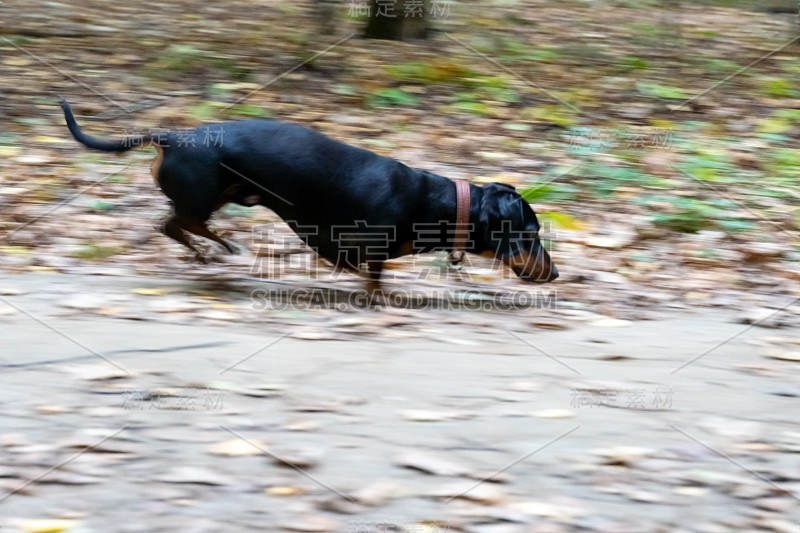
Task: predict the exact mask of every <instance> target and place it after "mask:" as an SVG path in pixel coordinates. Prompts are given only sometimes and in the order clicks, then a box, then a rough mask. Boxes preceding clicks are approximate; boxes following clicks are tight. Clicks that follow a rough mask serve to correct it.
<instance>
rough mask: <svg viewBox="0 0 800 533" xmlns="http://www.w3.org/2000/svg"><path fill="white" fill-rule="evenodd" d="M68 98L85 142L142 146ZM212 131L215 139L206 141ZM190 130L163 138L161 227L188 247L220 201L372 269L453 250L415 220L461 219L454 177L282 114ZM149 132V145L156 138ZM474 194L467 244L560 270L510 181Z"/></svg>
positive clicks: (334, 257) (323, 252)
mask: <svg viewBox="0 0 800 533" xmlns="http://www.w3.org/2000/svg"><path fill="white" fill-rule="evenodd" d="M61 106H62V108H63V110H64V115H65V117H66V121H67V126H68V127H69V130H70V132H71V133H72V135H73V136H74V137H75V139H76V140H77V141H78V142H80V143H82V144H84V145H85V146H87V147H89V148H94V149H97V150H103V151H108V152H122V151H125V150H129V149H130V148H131V147H132V145H139V144H141V143H139V142H132V141H131V140H130V139H127V140H126V139H123V140H119V141H102V140H98V139H95V138H92V137H90V136H88V135H85V134H84V133H83V132H82V131H81V129H80V127H79V126H78V124H77V123H76V122H75V119H74V117H73V115H72V112H71V111H70V108H69V105H68V104H67V102H66V101H63V100H62V101H61ZM209 131H211V132H213V135H214V137H215V139H216V140H218V141H219V142H216V141H215V142H214V143H210V142H203V139H205V138H208V137H209V135H208V132H209ZM219 132H221V133H219ZM190 133H192V134H194V137H195V140H196V143H195V146H191V145H187V144H186V143H183V145H182V144H181V143H180V139H179V134H178V133H169V134H166V135H164V136H163V137H159V139H158V143H157V144H158V146H159V148H160V149H161V150H163V161H162V163H161V166H160V168H159V171H158V175H157V181H158V183H159V186H160V187H161V189H162V191H163V192H164V194H166V195H167V196H168V197H169V198H170V200H172V202H173V205H174V209H175V213H174V216H173V217H171V219H170V220H168V221H167V222H166V223H165V227H164V232H165V233H166V234H167V235H168V236H170V237H172V238H174V239H176V240H178V241H179V242H182V243H183V244H185V245H187V246H189V247H191V245H190V244H188V241H186V239H185V238H184V239H181V238H180V237H181V235H182V231H183V230H187V231H190V232H193V233H196V234H199V235H202V236H206V237H208V235H205V234H203V233H202V232H201V233H198V232H197V231H196V230H195V229H196V227H199V226H202V227H205V223H206V221H207V220H208V219H209V218H210V217H211V215H212V214H213V213H214V211H215V210H217V209H219V208H220V207H221V206H222V205H224V204H225V203H227V202H236V203H239V204H242V205H255V204H260V205H263V206H264V207H267V208H269V209H271V210H273V211H274V212H275V213H277V214H278V215H279V216H280V217H281V218H282V219H283V220H285V221H286V222H287V223H288V224H289V225H290V226H291V227H292V229H293V230H294V231H295V232H296V233H297V234H298V235H299V236H300V237H301V238H302V239H303V240H304V241H306V242H307V244H308V245H309V246H311V248H313V249H314V250H315V251H316V252H317V253H318V254H319V255H320V256H322V257H323V258H325V259H327V260H329V261H331V262H333V263H335V264H337V265H338V266H340V267H346V268H354V269H357V268H359V266H360V265H361V264H363V263H367V264H368V265H369V269H370V271H371V272H372V273H373V278H374V279H377V277H379V276H380V268H381V266H382V261H383V260H385V259H390V258H393V257H397V256H398V255H402V254H404V253H420V252H430V251H434V250H449V249H451V248H452V238H453V235H452V234H450V235H447V234H446V233H444V234H442V235H441V238H437V239H434V240H432V241H431V240H424V241H423V240H422V239H419V234H418V233H417V232H416V231H415V224H420V223H428V224H433V225H435V224H437V223H439V222H441V221H448V222H450V223H453V222H455V218H456V188H455V184H454V183H453V181H451V180H449V179H447V178H444V177H442V176H438V175H436V174H433V173H431V172H427V171H424V170H418V169H413V168H409V167H407V166H406V165H404V164H402V163H400V162H398V161H396V160H394V159H391V158H388V157H382V156H379V155H377V154H374V153H372V152H369V151H367V150H363V149H361V148H356V147H353V146H350V145H348V144H345V143H343V142H339V141H336V140H333V139H330V138H328V137H326V136H324V135H321V134H319V133H316V132H314V131H311V130H308V129H306V128H303V127H301V126H298V125H295V124H288V123H284V122H278V121H270V120H247V121H237V122H223V123H219V124H213V125H207V126H201V127H199V128H196V129H195V130H192V131H191V132H182V135H184V136H185V135H187V134H190ZM144 140H145V143H152V142H154V137H153V136H146V137H145V138H144ZM470 195H471V201H470V222H471V223H472V225H473V230H472V231H471V232H470V234H469V238H468V247H467V250H466V251H468V252H473V253H480V252H486V251H490V252H492V253H493V254H494V255H495V256H497V257H498V258H501V259H505V260H507V259H508V258H510V257H515V256H518V255H519V254H520V253H522V252H523V251H524V252H527V253H528V254H530V255H531V256H532V257H534V258H535V261H538V263H537V264H536V265H532V266H531V267H530V268H523V269H518V268H515V271H517V274H518V275H520V277H522V278H525V279H530V280H531V281H552V280H553V279H555V278H556V277H557V276H558V273H557V271H556V269H555V266H554V265H553V264H552V262H551V260H550V257H549V255H548V254H547V252H546V251H545V250H544V248H543V247H542V246H541V242H540V240H539V236H538V231H539V223H538V221H537V220H536V215H535V213H534V212H533V210H532V209H531V208H530V206H529V205H528V203H527V202H525V201H524V200H523V199H522V198H521V197H520V196H519V194H517V193H516V191H515V190H514V187H512V186H510V185H505V184H496V183H492V184H488V185H486V186H484V187H478V186H476V185H470ZM192 228H195V229H192ZM348 228H349V229H348ZM382 235H385V236H386V237H387V239H386V240H385V241H382V240H381V239H380V236H382ZM209 238H212V237H209ZM376 238H377V239H378V240H377V241H376V240H375V239H376ZM217 239H218V238H217ZM215 240H216V239H215ZM220 241H221V239H219V240H218V242H220ZM376 242H377V243H378V244H376ZM221 243H222V244H224V245H225V243H224V241H221ZM226 247H228V246H227V245H226ZM228 248H229V249H230V247H228ZM192 249H194V248H192ZM198 256H199V253H198ZM534 271H535V272H534ZM376 272H377V276H375V273H376ZM534 277H535V278H536V279H533V278H534Z"/></svg>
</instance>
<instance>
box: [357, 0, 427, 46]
mask: <svg viewBox="0 0 800 533" xmlns="http://www.w3.org/2000/svg"><path fill="white" fill-rule="evenodd" d="M366 2H367V3H368V5H369V13H368V14H369V18H368V20H367V28H366V30H364V37H366V38H367V39H389V40H392V41H409V40H414V39H425V38H426V37H427V36H428V27H427V25H426V21H425V7H426V4H427V2H426V1H425V0H366Z"/></svg>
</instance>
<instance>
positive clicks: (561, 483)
mask: <svg viewBox="0 0 800 533" xmlns="http://www.w3.org/2000/svg"><path fill="white" fill-rule="evenodd" d="M14 279H15V278H6V279H4V280H3V282H4V283H3V284H4V285H6V286H8V285H9V281H14ZM59 281H64V280H60V277H59V276H51V277H49V281H48V282H47V283H46V284H43V285H42V286H41V290H40V291H30V290H29V289H30V287H28V289H26V291H24V292H26V293H25V294H17V295H13V294H8V293H13V292H14V291H11V290H8V289H6V291H5V292H6V295H4V296H2V298H3V299H4V301H5V302H6V303H7V304H10V305H11V309H14V308H17V309H19V310H21V311H17V312H12V311H8V312H7V313H6V314H4V315H3V316H0V320H2V322H1V323H0V324H2V325H1V326H0V327H2V331H3V338H4V341H5V342H4V345H5V346H6V349H4V350H3V353H2V355H1V356H0V357H2V360H1V361H0V364H2V366H3V372H2V373H0V387H1V388H2V390H3V401H2V403H0V427H2V430H0V448H2V454H0V458H2V459H1V461H2V462H0V486H1V487H2V488H1V489H0V490H1V491H2V492H0V509H1V511H0V516H1V517H2V518H0V526H4V527H5V528H8V529H9V530H10V531H14V530H16V528H17V527H23V526H26V527H29V528H35V527H43V526H42V524H40V523H38V522H30V521H31V520H34V519H56V518H58V519H68V520H74V523H70V524H65V525H69V530H70V531H81V532H84V531H108V530H113V531H125V532H133V531H148V532H152V531H252V530H268V531H269V530H276V529H286V530H299V531H328V530H330V531H359V532H361V531H363V532H366V531H426V532H430V531H437V528H438V531H465V532H481V533H483V532H497V533H505V532H517V531H519V532H528V531H537V532H538V531H541V532H544V531H609V532H610V531H637V532H638V531H698V532H700V531H703V532H709V531H781V532H789V531H800V524H798V520H800V515H798V511H799V509H798V500H797V498H800V454H798V452H800V444H798V439H799V438H800V423H798V421H797V418H796V416H794V414H793V413H794V412H795V411H796V406H797V398H798V396H800V366H798V362H797V361H790V360H785V359H792V358H795V359H797V358H798V346H797V343H800V340H798V338H797V331H796V330H794V329H777V330H765V329H763V328H760V327H756V328H752V329H749V330H747V331H745V329H746V328H747V326H744V325H742V324H739V323H736V320H735V318H736V317H734V316H730V315H727V314H724V313H712V312H709V311H708V310H704V311H702V312H699V313H691V312H686V313H681V314H680V315H678V314H674V315H668V316H665V317H664V318H662V319H659V320H654V321H642V322H621V321H620V322H605V323H604V322H602V321H599V322H598V321H595V322H590V323H578V324H574V325H573V326H572V327H570V328H568V329H563V330H554V331H543V330H535V329H533V328H528V330H527V331H526V330H524V329H523V328H521V327H520V324H521V323H519V322H509V323H511V324H512V328H511V330H510V332H509V330H505V331H504V330H503V329H501V328H499V327H497V325H498V324H501V323H502V321H501V320H499V319H498V318H497V317H496V316H494V315H491V314H487V320H488V321H490V322H491V323H492V324H494V326H495V327H493V328H477V327H474V328H468V327H465V326H464V325H455V324H446V323H444V324H442V323H433V322H431V323H430V324H429V331H427V333H425V334H424V335H423V336H422V337H421V338H414V337H413V336H408V337H407V338H403V335H401V334H400V333H402V330H403V328H402V327H400V328H399V331H397V332H395V333H394V334H393V337H394V338H393V337H390V336H387V335H384V336H373V337H360V336H358V335H351V336H349V337H347V338H348V339H349V340H347V341H330V340H324V339H322V340H304V339H301V338H294V337H293V336H291V335H289V333H290V332H291V327H290V326H288V325H285V324H284V325H283V326H280V325H279V324H278V323H273V324H272V325H271V327H263V326H262V325H257V324H246V323H231V324H228V325H224V326H222V325H216V326H215V325H210V324H207V323H202V324H197V325H184V324H168V323H158V322H154V321H145V320H140V321H132V320H120V319H113V318H103V317H99V316H92V315H88V314H87V315H84V316H83V317H76V316H57V315H58V314H64V313H63V312H61V313H59V312H56V311H53V310H52V309H51V308H48V307H47V305H45V303H46V301H47V294H54V293H55V292H57V291H55V289H54V287H57V286H58V284H59ZM67 281H68V282H70V283H72V282H73V281H74V280H72V279H70V280H67ZM23 285H24V284H23ZM8 309H9V308H8V307H7V308H6V310H8ZM62 311H63V310H62ZM25 313H29V314H30V316H26V314H25ZM372 314H374V315H376V316H378V317H380V316H386V315H389V316H391V313H390V312H386V311H376V312H372ZM428 316H431V315H428ZM32 317H35V318H32ZM37 319H38V320H37ZM281 328H283V329H281ZM392 329H398V328H392ZM743 331H744V333H742V332H743ZM737 334H738V335H739V336H738V337H736V338H735V339H734V340H732V341H730V342H728V343H726V344H724V345H722V346H720V347H719V348H718V349H716V350H714V351H713V352H711V353H709V354H708V355H706V356H704V357H701V358H700V359H698V360H697V361H695V362H694V363H692V364H690V365H688V366H686V367H684V368H682V369H681V370H679V371H677V372H675V373H671V372H672V371H673V370H675V369H676V368H678V367H679V366H680V365H682V364H684V363H686V362H687V361H689V360H691V359H692V358H694V357H697V356H698V355H700V354H703V353H704V352H706V351H708V350H709V349H711V348H714V347H715V346H716V345H718V344H720V343H721V342H723V341H725V340H726V339H729V338H731V337H733V336H735V335H737ZM775 356H777V357H781V358H783V359H784V360H781V359H773V358H771V357H775ZM104 359H106V360H104ZM104 439H105V440H104ZM98 443H99V444H98ZM276 457H281V458H283V459H285V460H288V461H292V462H294V463H295V465H296V466H297V469H293V468H291V467H288V466H286V465H285V464H284V465H281V464H280V462H279V461H278V460H277V459H276ZM56 465H60V466H56ZM409 467H411V468H409ZM423 471H427V473H426V472H423ZM487 477H489V478H490V479H489V480H486V481H483V482H481V480H483V479H485V478H487ZM32 480H36V481H32ZM451 497H452V498H453V499H452V500H449V498H451ZM435 521H440V522H438V525H437V522H435Z"/></svg>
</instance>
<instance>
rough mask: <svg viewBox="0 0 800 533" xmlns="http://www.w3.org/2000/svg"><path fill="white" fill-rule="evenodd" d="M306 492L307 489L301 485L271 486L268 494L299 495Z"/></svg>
mask: <svg viewBox="0 0 800 533" xmlns="http://www.w3.org/2000/svg"><path fill="white" fill-rule="evenodd" d="M304 492H305V490H303V489H302V488H300V487H270V488H268V489H267V494H269V495H270V496H298V495H300V494H303V493H304Z"/></svg>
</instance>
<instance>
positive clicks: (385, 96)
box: [367, 89, 419, 107]
mask: <svg viewBox="0 0 800 533" xmlns="http://www.w3.org/2000/svg"><path fill="white" fill-rule="evenodd" d="M417 104H419V99H418V98H417V97H416V96H414V95H413V94H411V93H408V92H406V91H404V90H403V89H378V90H377V91H373V92H371V93H369V94H367V105H369V106H371V107H390V106H415V105H417Z"/></svg>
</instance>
